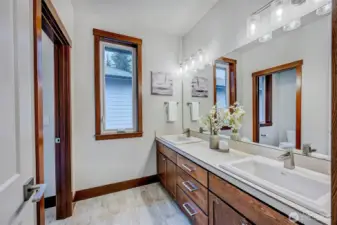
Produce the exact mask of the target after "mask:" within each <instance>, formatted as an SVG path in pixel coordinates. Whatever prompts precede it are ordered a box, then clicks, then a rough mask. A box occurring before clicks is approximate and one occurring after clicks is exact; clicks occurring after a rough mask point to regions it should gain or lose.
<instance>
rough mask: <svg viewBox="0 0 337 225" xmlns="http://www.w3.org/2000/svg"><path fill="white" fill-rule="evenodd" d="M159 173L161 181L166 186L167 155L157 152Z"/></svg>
mask: <svg viewBox="0 0 337 225" xmlns="http://www.w3.org/2000/svg"><path fill="white" fill-rule="evenodd" d="M157 173H158V176H159V180H160V183H161V184H162V185H163V186H164V187H166V157H165V156H164V155H162V154H160V153H159V152H157Z"/></svg>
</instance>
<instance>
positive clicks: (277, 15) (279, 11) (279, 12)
mask: <svg viewBox="0 0 337 225" xmlns="http://www.w3.org/2000/svg"><path fill="white" fill-rule="evenodd" d="M284 7H285V0H275V1H273V2H272V3H271V11H272V21H273V23H274V24H278V23H280V22H282V20H283V19H284Z"/></svg>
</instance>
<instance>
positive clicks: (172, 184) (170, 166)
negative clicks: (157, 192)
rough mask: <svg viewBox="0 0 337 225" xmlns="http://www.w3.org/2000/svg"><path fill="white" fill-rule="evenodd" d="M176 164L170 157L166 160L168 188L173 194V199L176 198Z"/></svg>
mask: <svg viewBox="0 0 337 225" xmlns="http://www.w3.org/2000/svg"><path fill="white" fill-rule="evenodd" d="M176 169H177V167H176V165H175V164H174V163H173V162H172V161H171V160H169V159H167V160H166V190H167V191H168V192H169V193H170V194H171V196H172V197H173V199H175V198H176V188H177V187H176V186H177V185H176V184H177V181H176V180H177V176H176Z"/></svg>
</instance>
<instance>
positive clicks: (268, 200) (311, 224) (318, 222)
mask: <svg viewBox="0 0 337 225" xmlns="http://www.w3.org/2000/svg"><path fill="white" fill-rule="evenodd" d="M156 140H157V141H159V142H161V143H162V144H165V145H167V146H168V147H170V148H171V149H172V150H174V151H175V152H177V153H178V154H180V155H182V156H184V157H186V158H187V159H189V160H191V161H193V162H194V163H196V164H198V165H200V166H202V167H204V168H205V169H207V170H208V171H209V172H211V173H213V174H215V175H217V176H218V177H220V178H222V179H224V180H226V181H227V182H229V183H230V184H232V185H234V186H236V187H237V188H239V189H241V190H243V191H244V192H246V193H248V194H250V195H252V196H253V197H255V198H257V199H259V200H260V201H262V202H264V203H265V204H268V205H270V206H272V207H273V208H275V209H277V210H278V211H280V212H282V213H283V214H285V215H289V214H290V213H293V212H296V213H298V214H299V215H300V222H301V223H303V224H306V225H322V224H327V225H329V224H330V223H329V222H328V221H324V220H328V218H324V217H323V216H320V215H318V214H316V213H314V212H311V211H310V210H308V209H305V208H303V207H301V206H299V207H301V208H303V211H305V212H303V211H300V210H298V209H296V208H294V207H292V206H290V205H288V204H286V203H283V202H281V201H280V200H279V199H276V198H274V197H272V196H270V195H268V194H266V193H264V192H269V191H266V190H265V191H261V190H262V189H263V188H261V187H258V188H257V187H256V188H254V187H252V186H253V185H252V186H251V185H248V184H246V183H244V182H242V181H240V180H239V179H237V178H235V175H231V174H230V172H224V171H223V170H221V169H218V168H216V167H215V166H213V165H210V164H208V163H206V162H204V161H202V160H201V159H198V158H197V157H195V156H193V155H190V154H188V153H186V152H185V151H183V150H181V149H180V148H179V147H178V146H175V145H173V144H171V143H169V142H168V141H166V140H165V139H164V138H161V137H156ZM258 189H261V190H258ZM271 195H275V196H277V195H276V194H271ZM277 197H278V198H282V197H280V196H277ZM293 204H295V203H293ZM308 214H311V215H308ZM318 218H323V219H318Z"/></svg>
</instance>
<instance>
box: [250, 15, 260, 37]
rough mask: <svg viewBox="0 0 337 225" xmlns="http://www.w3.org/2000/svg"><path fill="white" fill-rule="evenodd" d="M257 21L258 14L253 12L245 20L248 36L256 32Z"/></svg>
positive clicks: (258, 18) (258, 19)
mask: <svg viewBox="0 0 337 225" xmlns="http://www.w3.org/2000/svg"><path fill="white" fill-rule="evenodd" d="M259 21H260V15H259V14H253V15H251V16H250V17H249V18H248V20H247V36H248V37H253V36H255V35H256V34H257V31H258V23H259Z"/></svg>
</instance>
